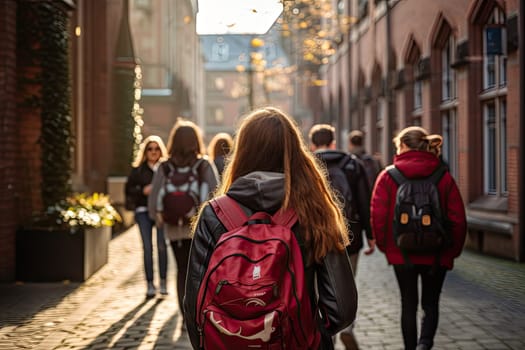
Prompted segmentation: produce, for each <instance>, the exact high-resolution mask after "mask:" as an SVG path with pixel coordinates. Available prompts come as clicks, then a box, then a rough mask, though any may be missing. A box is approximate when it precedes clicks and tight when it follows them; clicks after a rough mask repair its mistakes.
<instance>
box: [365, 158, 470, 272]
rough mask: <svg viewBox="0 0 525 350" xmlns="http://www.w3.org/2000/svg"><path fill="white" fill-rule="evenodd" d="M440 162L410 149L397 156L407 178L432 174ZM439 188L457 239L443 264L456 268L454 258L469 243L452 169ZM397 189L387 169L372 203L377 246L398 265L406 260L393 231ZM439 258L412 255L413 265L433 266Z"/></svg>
mask: <svg viewBox="0 0 525 350" xmlns="http://www.w3.org/2000/svg"><path fill="white" fill-rule="evenodd" d="M439 163H440V161H439V159H438V158H437V157H436V156H435V155H434V154H432V153H430V152H424V151H408V152H404V153H402V154H399V155H396V156H395V158H394V165H395V166H396V167H397V168H398V169H399V170H400V171H401V172H402V173H403V175H405V177H407V178H414V177H426V176H429V175H430V174H432V172H433V171H434V170H435V169H436V167H437V166H438V165H439ZM437 187H438V191H439V194H440V203H441V207H442V209H443V211H444V213H445V215H446V218H447V220H448V221H449V223H450V226H449V227H450V229H451V230H452V237H453V242H454V244H453V246H452V247H450V248H449V249H447V250H445V251H443V252H442V253H441V257H440V263H441V265H442V266H445V267H446V268H448V269H452V267H453V265H454V258H456V257H458V256H459V254H460V253H461V250H462V249H463V244H464V243H465V235H466V217H465V207H464V205H463V200H462V199H461V194H460V193H459V189H458V187H457V185H456V182H455V181H454V179H453V178H452V176H451V175H450V173H449V172H448V171H447V172H446V173H445V174H444V175H443V177H442V178H441V181H440V182H439V183H438V186H437ZM396 191H397V184H396V183H395V181H394V180H393V179H392V177H391V176H390V175H389V174H388V173H387V172H386V170H383V171H382V172H381V173H380V174H379V176H378V178H377V181H376V183H375V187H374V190H373V192H372V200H371V203H370V222H371V225H372V232H373V235H374V238H375V239H376V244H377V247H378V248H379V250H381V251H382V252H383V253H385V255H386V258H387V260H388V263H389V264H394V265H397V264H404V263H405V260H404V258H403V255H402V253H401V250H400V249H399V248H398V247H397V246H396V244H395V242H394V234H393V232H392V226H393V221H394V206H395V201H396ZM435 258H436V257H435V255H409V259H410V261H411V262H412V263H413V264H422V265H432V264H433V263H434V261H435Z"/></svg>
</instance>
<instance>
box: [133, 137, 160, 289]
mask: <svg viewBox="0 0 525 350" xmlns="http://www.w3.org/2000/svg"><path fill="white" fill-rule="evenodd" d="M167 155H168V152H167V151H166V146H164V142H162V139H161V138H160V137H158V136H156V135H151V136H148V137H146V139H144V141H143V142H142V143H141V145H140V147H139V150H138V152H137V156H136V158H135V160H134V162H133V164H132V165H133V168H132V169H131V173H130V174H129V176H128V179H127V181H126V185H125V194H126V203H127V207H128V209H132V210H134V211H135V222H136V223H137V224H138V227H139V231H140V237H141V238H142V248H143V256H144V270H145V273H146V281H147V291H146V297H147V298H151V297H153V296H155V294H156V287H155V284H154V282H153V244H152V238H153V236H152V234H153V227H154V226H155V220H153V219H151V218H150V217H149V215H148V196H149V194H150V192H151V181H152V179H153V174H154V172H155V170H156V169H157V167H158V165H159V162H161V161H163V160H164V159H165V158H166V156H167ZM156 231H157V254H158V263H159V275H160V293H161V294H163V295H165V294H168V291H167V288H166V270H167V264H168V257H167V252H166V240H165V238H164V232H163V230H162V227H159V226H157V227H156Z"/></svg>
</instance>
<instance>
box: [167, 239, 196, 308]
mask: <svg viewBox="0 0 525 350" xmlns="http://www.w3.org/2000/svg"><path fill="white" fill-rule="evenodd" d="M170 243H171V249H172V250H173V255H174V256H175V261H176V262H177V297H178V299H179V310H180V312H181V314H182V317H183V318H184V307H183V303H182V302H183V299H184V293H185V289H186V274H187V273H188V258H189V257H190V247H191V239H183V240H179V241H170Z"/></svg>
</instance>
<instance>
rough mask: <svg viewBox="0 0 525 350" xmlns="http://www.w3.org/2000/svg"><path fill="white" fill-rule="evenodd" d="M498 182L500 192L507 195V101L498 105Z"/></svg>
mask: <svg viewBox="0 0 525 350" xmlns="http://www.w3.org/2000/svg"><path fill="white" fill-rule="evenodd" d="M500 140H501V142H500V144H501V150H500V179H501V180H500V181H501V192H503V193H507V101H505V100H502V101H501V103H500Z"/></svg>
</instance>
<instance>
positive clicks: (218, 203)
mask: <svg viewBox="0 0 525 350" xmlns="http://www.w3.org/2000/svg"><path fill="white" fill-rule="evenodd" d="M210 204H211V206H212V208H213V210H214V211H215V214H217V217H218V218H219V220H220V221H221V222H222V224H223V225H224V227H226V229H227V230H228V231H231V230H233V229H234V228H237V227H240V226H242V225H243V224H244V223H245V222H246V220H248V217H247V216H246V213H245V212H244V210H242V208H241V207H240V206H239V204H238V203H237V202H236V201H235V200H234V199H232V198H230V197H228V196H227V195H222V196H219V197H215V198H213V199H211V200H210Z"/></svg>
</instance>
